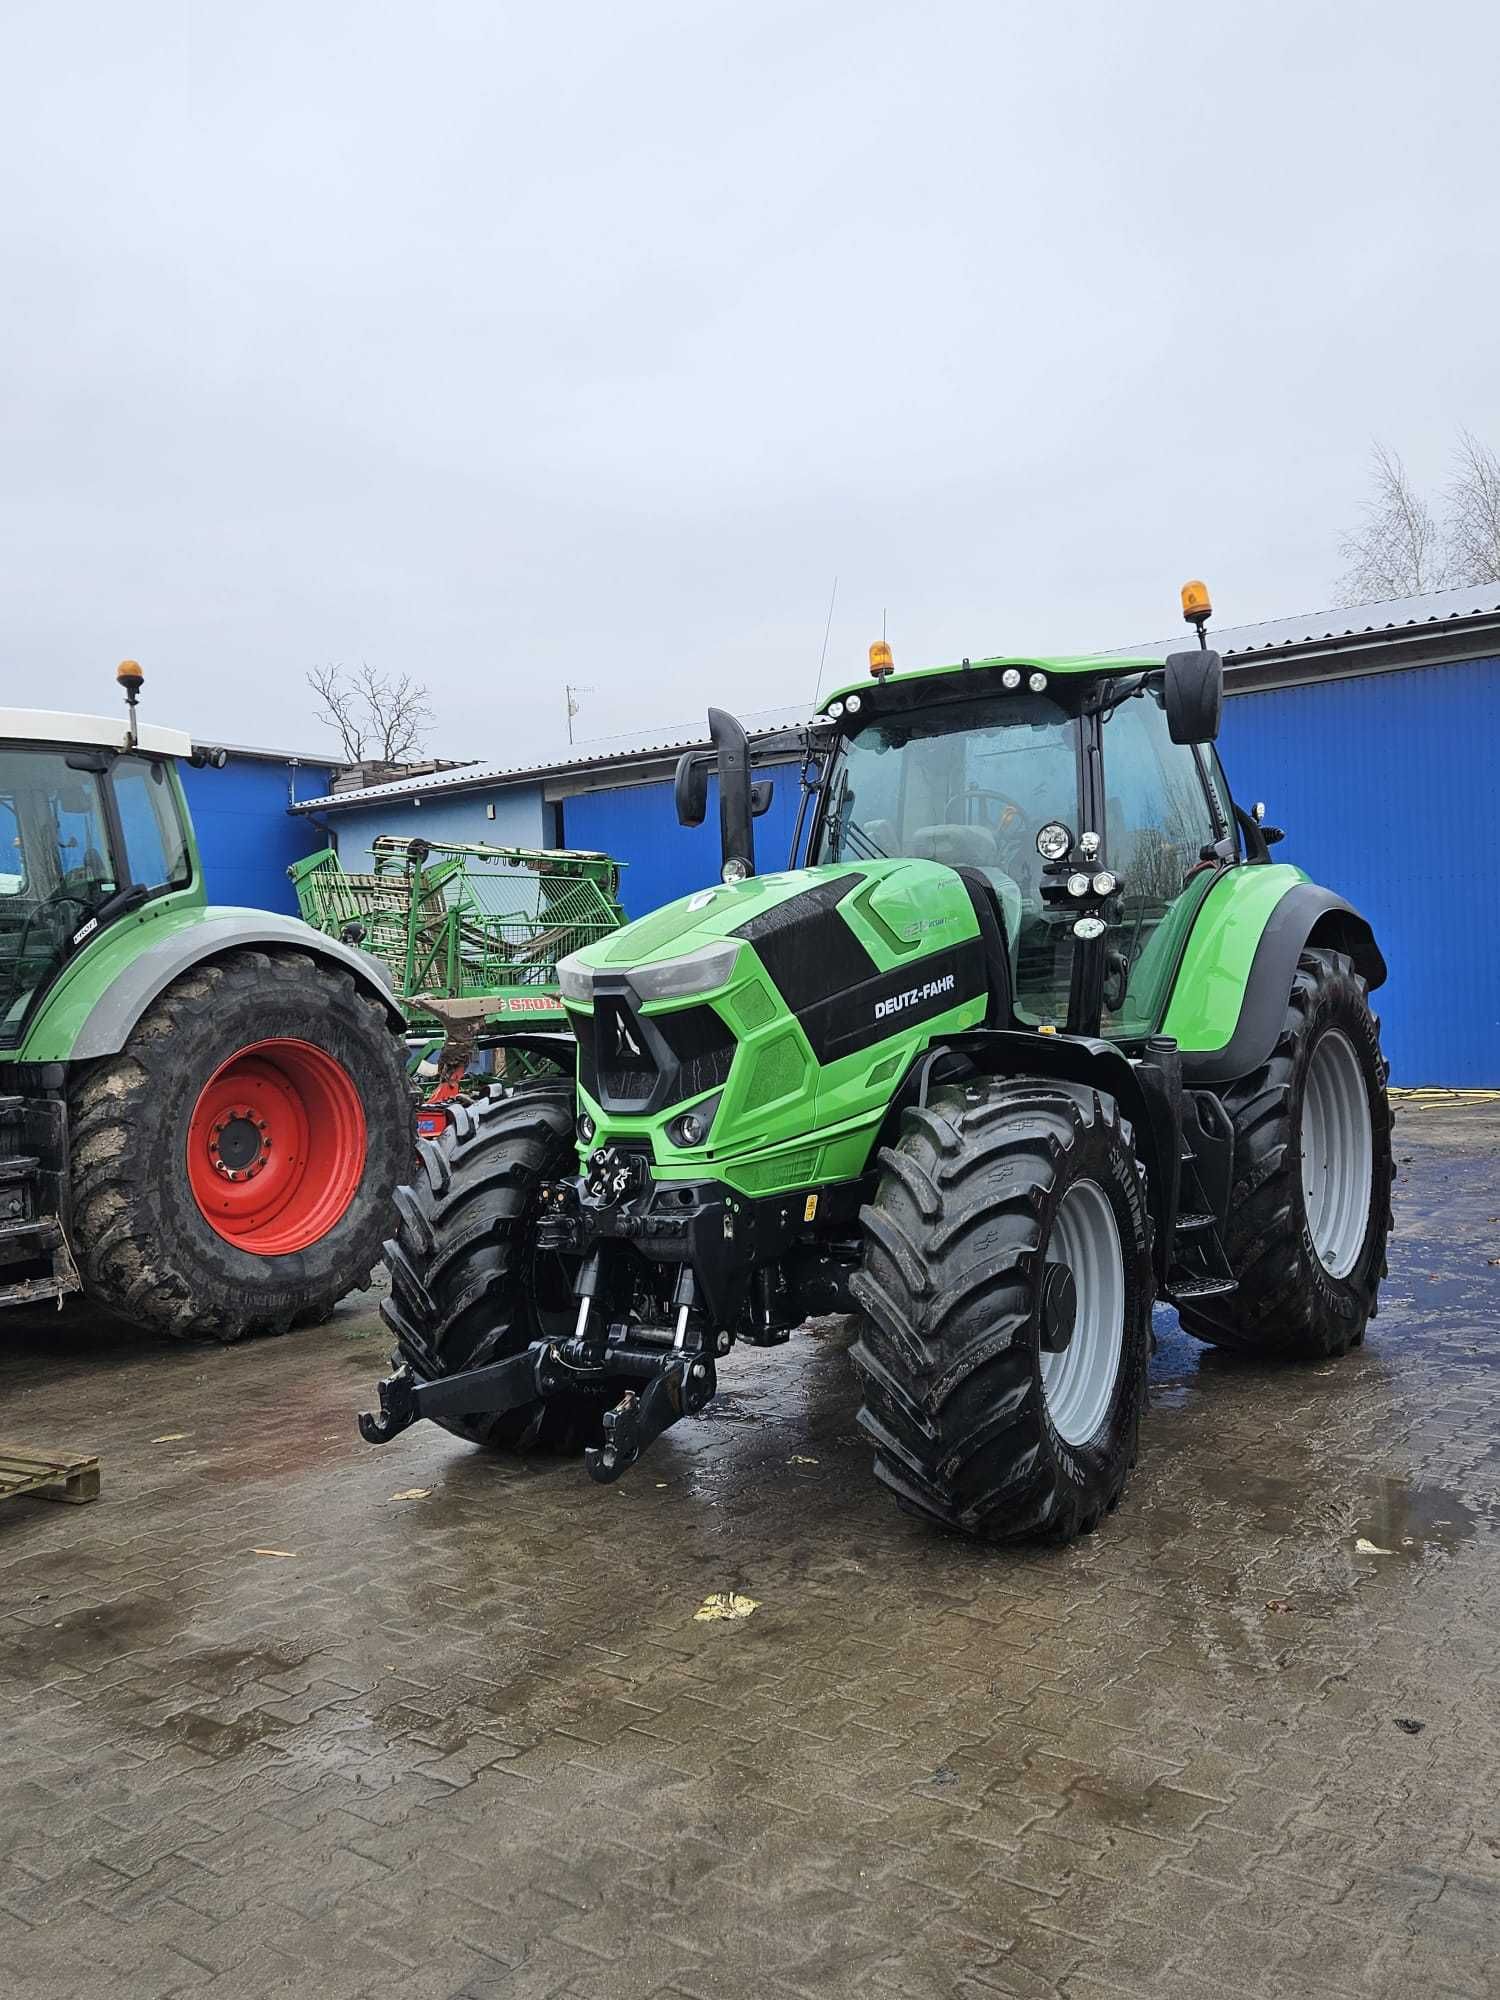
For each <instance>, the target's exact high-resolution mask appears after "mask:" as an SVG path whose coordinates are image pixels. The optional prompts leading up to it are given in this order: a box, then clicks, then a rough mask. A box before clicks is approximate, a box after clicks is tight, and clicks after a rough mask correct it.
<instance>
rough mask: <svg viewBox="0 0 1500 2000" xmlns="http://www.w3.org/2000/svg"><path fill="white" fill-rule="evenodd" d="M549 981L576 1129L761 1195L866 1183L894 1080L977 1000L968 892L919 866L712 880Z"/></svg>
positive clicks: (674, 1169)
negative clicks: (573, 1065) (568, 1029)
mask: <svg viewBox="0 0 1500 2000" xmlns="http://www.w3.org/2000/svg"><path fill="white" fill-rule="evenodd" d="M558 979H559V984H560V985H561V988H562V997H563V1000H564V1003H565V1004H566V1006H567V1008H568V1011H569V1015H570V1018H571V1020H572V1024H573V1027H574V1029H575V1032H576V1034H577V1037H578V1048H579V1058H578V1082H579V1098H580V1110H581V1111H582V1112H584V1113H586V1115H587V1119H588V1121H589V1125H588V1130H589V1132H590V1133H591V1134H592V1133H594V1132H595V1131H597V1134H598V1136H599V1138H600V1139H601V1140H602V1139H604V1138H606V1137H608V1138H613V1139H624V1140H629V1141H632V1142H642V1141H644V1142H648V1143H649V1145H650V1147H651V1151H652V1155H653V1159H654V1163H655V1167H656V1170H657V1171H658V1172H659V1173H660V1172H667V1173H673V1174H680V1175H691V1174H693V1173H697V1174H700V1175H701V1174H703V1173H704V1172H706V1171H709V1170H710V1169H711V1170H712V1171H714V1172H715V1173H717V1174H719V1175H721V1176H722V1177H723V1178H725V1179H726V1180H727V1181H728V1182H729V1184H730V1185H732V1186H736V1187H739V1188H741V1189H743V1190H745V1191H747V1192H755V1193H770V1192H772V1191H774V1189H775V1188H777V1187H780V1186H792V1185H805V1184H806V1183H807V1182H808V1181H809V1180H812V1179H817V1178H819V1177H820V1176H828V1177H833V1176H834V1175H836V1174H847V1173H854V1172H858V1171H860V1169H861V1168H862V1165H863V1161H864V1158H865V1156H866V1154H867V1153H868V1150H869V1147H870V1144H871V1143H872V1140H873V1137H874V1132H875V1128H876V1126H877V1124H878V1121H879V1118H880V1117H881V1116H882V1115H883V1112H884V1107H885V1105H886V1103H887V1101H888V1099H889V1095H890V1090H891V1087H892V1081H893V1079H894V1078H897V1077H899V1076H901V1075H903V1074H904V1073H905V1070H906V1067H907V1065H908V1064H909V1063H910V1062H911V1061H912V1060H914V1059H915V1057H916V1055H917V1054H918V1053H919V1052H920V1050H921V1048H922V1047H924V1046H925V1045H926V1043H927V1041H929V1040H930V1039H931V1037H932V1035H933V1034H934V1033H938V1032H943V1031H947V1030H950V1029H951V1030H961V1029H964V1028H970V1027H975V1026H977V1025H978V1024H979V1023H980V1022H981V1021H982V1020H983V1019H984V1018H985V1014H986V1010H987V1007H988V1005H989V993H990V977H989V968H988V966H987V962H986V958H985V950H984V945H983V943H982V940H981V935H980V928H979V922H978V919H977V918H976V916H975V913H974V905H973V902H972V901H971V899H970V896H969V892H968V890H967V889H966V888H965V886H964V883H963V881H962V880H961V879H960V878H959V876H958V875H957V874H956V873H955V872H954V870H953V869H951V868H947V867H944V866H943V865H942V864H941V863H939V862H934V861H917V860H892V861H873V862H857V863H853V864H850V865H843V864H834V865H830V866H827V867H821V868H803V869H796V870H792V871H789V872H787V873H785V874H779V875H760V876H754V877H752V878H751V879H750V880H748V881H746V882H739V883H732V884H716V885H715V886H713V887H712V888H706V889H702V890H700V891H698V893H697V894H696V895H692V896H684V897H683V898H682V899H681V900H680V901H678V902H676V903H671V904H668V905H667V907H666V908H665V909H661V910H657V911H655V912H653V914H652V915H650V916H649V917H642V918H640V919H639V920H638V921H637V922H635V923H633V924H627V925H626V926H625V928H624V929H623V930H620V931H616V932H615V933H614V935H613V936H612V937H608V938H604V939H601V940H600V941H599V942H598V943H597V944H592V945H590V946H588V947H587V949H586V950H584V951H581V952H576V953H575V954H574V955H573V956H572V957H571V958H568V959H564V960H563V961H562V962H561V963H560V964H559V966H558ZM688 1109H691V1110H692V1112H693V1114H694V1116H693V1117H692V1118H691V1119H688V1118H685V1117H684V1113H685V1112H686V1111H687V1110H688ZM820 1132H821V1137H818V1138H815V1137H814V1135H815V1134H818V1133H820Z"/></svg>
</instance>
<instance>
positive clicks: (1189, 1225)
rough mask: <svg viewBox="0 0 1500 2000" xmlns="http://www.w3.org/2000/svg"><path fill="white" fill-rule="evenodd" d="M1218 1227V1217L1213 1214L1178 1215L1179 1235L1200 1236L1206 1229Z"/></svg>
mask: <svg viewBox="0 0 1500 2000" xmlns="http://www.w3.org/2000/svg"><path fill="white" fill-rule="evenodd" d="M1217 1227H1218V1217H1217V1216H1213V1215H1195V1214H1188V1215H1179V1216H1178V1218H1177V1234H1178V1235H1179V1236H1201V1235H1202V1234H1203V1232H1204V1231H1205V1230H1207V1229H1215V1228H1217Z"/></svg>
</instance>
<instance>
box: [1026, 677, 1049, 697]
mask: <svg viewBox="0 0 1500 2000" xmlns="http://www.w3.org/2000/svg"><path fill="white" fill-rule="evenodd" d="M1026 685H1027V687H1029V688H1030V689H1031V692H1032V693H1033V694H1045V693H1046V692H1047V676H1046V675H1045V674H1032V675H1030V676H1029V677H1028V679H1027V682H1026Z"/></svg>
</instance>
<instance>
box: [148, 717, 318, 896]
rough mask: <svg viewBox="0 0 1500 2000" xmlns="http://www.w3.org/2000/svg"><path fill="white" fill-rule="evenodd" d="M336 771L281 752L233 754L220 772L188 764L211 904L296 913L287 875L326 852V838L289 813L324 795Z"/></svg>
mask: <svg viewBox="0 0 1500 2000" xmlns="http://www.w3.org/2000/svg"><path fill="white" fill-rule="evenodd" d="M336 768H337V767H336V766H330V765H329V763H328V762H327V760H326V759H325V760H323V761H321V762H316V763H314V762H309V761H307V760H306V759H304V758H300V757H294V756H292V755H291V754H290V753H289V752H283V751H277V750H231V751H230V752H229V762H228V763H227V764H226V765H225V766H224V769H223V770H222V771H216V770H214V769H212V767H209V766H205V767H203V768H198V767H196V766H194V765H191V764H188V763H186V762H184V764H183V766H182V782H183V789H184V790H185V791H186V793H187V801H188V806H189V809H190V810H191V812H192V815H193V825H194V827H195V828H196V830H197V834H198V855H199V859H200V860H201V862H202V864H203V880H204V885H205V887H206V888H207V890H208V899H209V901H210V902H211V903H238V904H244V905H246V906H247V907H249V908H251V909H256V910H281V911H284V912H285V913H286V914H288V915H290V916H295V915H296V914H297V897H296V892H295V891H294V890H293V888H292V885H291V883H290V882H289V881H288V880H287V873H286V871H287V869H288V868H289V867H290V866H291V864H292V863H293V862H294V861H300V860H301V859H302V857H303V856H304V855H305V854H313V853H316V851H317V850H318V848H320V847H326V846H327V845H328V836H327V834H326V833H324V832H323V831H322V829H321V828H320V827H318V826H316V825H314V824H313V822H312V821H311V820H309V819H307V818H304V817H301V816H294V815H293V814H292V812H291V810H290V809H291V807H293V806H294V805H296V804H297V803H298V802H299V800H300V799H306V798H313V797H316V796H317V795H319V794H320V793H326V792H327V790H328V787H329V786H330V785H331V784H332V782H333V773H334V770H335V769H336Z"/></svg>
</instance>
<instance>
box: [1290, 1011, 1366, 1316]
mask: <svg viewBox="0 0 1500 2000" xmlns="http://www.w3.org/2000/svg"><path fill="white" fill-rule="evenodd" d="M1373 1162H1374V1139H1373V1136H1372V1134H1371V1130H1370V1099H1369V1096H1368V1094H1367V1092H1366V1090H1365V1079H1364V1075H1363V1073H1362V1072H1361V1070H1360V1066H1359V1057H1358V1056H1357V1055H1356V1054H1355V1052H1354V1044H1353V1042H1351V1041H1350V1039H1349V1037H1348V1036H1347V1035H1345V1034H1341V1033H1340V1031H1339V1030H1338V1029H1337V1028H1329V1029H1328V1030H1327V1031H1326V1032H1325V1033H1324V1034H1321V1035H1319V1037H1318V1039H1317V1041H1316V1042H1315V1043H1314V1044H1313V1052H1312V1060H1311V1062H1309V1064H1308V1066H1307V1083H1306V1085H1305V1086H1304V1088H1303V1092H1302V1205H1303V1209H1304V1212H1305V1213H1306V1216H1307V1228H1308V1233H1309V1235H1310V1236H1311V1237H1312V1241H1313V1248H1314V1250H1316V1251H1317V1253H1318V1262H1319V1263H1320V1264H1321V1265H1322V1266H1323V1269H1324V1270H1325V1271H1326V1272H1327V1273H1328V1275H1329V1277H1330V1278H1347V1277H1348V1275H1349V1273H1350V1272H1351V1271H1352V1270H1353V1269H1354V1266H1355V1263H1356V1262H1357V1260H1358V1258H1359V1252H1360V1247H1361V1245H1362V1244H1363V1243H1364V1240H1365V1229H1366V1227H1367V1226H1368V1224H1369V1220H1370V1182H1371V1176H1372V1172H1373Z"/></svg>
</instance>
